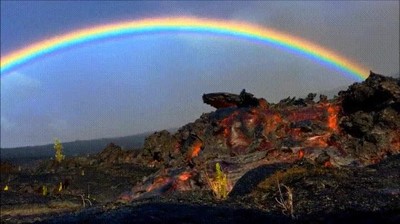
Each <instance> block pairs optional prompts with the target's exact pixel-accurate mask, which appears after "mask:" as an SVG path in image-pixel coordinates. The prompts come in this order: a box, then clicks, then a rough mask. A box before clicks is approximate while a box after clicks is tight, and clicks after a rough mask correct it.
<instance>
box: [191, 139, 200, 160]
mask: <svg viewBox="0 0 400 224" xmlns="http://www.w3.org/2000/svg"><path fill="white" fill-rule="evenodd" d="M202 146H203V144H202V143H201V142H200V141H196V142H195V143H194V144H193V146H192V150H191V155H190V158H194V157H197V156H198V155H199V153H200V151H201V147H202Z"/></svg>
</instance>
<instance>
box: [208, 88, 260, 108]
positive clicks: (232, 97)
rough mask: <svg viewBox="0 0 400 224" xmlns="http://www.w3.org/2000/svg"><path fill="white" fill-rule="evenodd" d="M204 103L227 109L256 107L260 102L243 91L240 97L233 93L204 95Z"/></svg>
mask: <svg viewBox="0 0 400 224" xmlns="http://www.w3.org/2000/svg"><path fill="white" fill-rule="evenodd" d="M203 102H204V103H205V104H209V105H210V106H212V107H215V108H217V109H220V108H226V107H256V106H258V105H259V100H258V99H257V98H255V97H254V95H253V94H251V93H247V92H246V90H244V89H243V90H242V92H241V93H240V95H236V94H232V93H208V94H204V95H203Z"/></svg>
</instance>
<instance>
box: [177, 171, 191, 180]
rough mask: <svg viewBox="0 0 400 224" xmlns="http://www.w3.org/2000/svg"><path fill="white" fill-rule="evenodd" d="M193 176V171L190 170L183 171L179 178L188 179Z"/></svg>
mask: <svg viewBox="0 0 400 224" xmlns="http://www.w3.org/2000/svg"><path fill="white" fill-rule="evenodd" d="M191 176H192V174H191V173H189V172H183V173H181V174H180V175H179V176H178V179H179V180H181V181H186V180H188V179H189V178H190V177H191Z"/></svg>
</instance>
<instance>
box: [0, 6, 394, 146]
mask: <svg viewBox="0 0 400 224" xmlns="http://www.w3.org/2000/svg"><path fill="white" fill-rule="evenodd" d="M160 16H196V17H206V18H215V19H226V20H239V21H245V22H249V23H254V24H258V25H262V26H265V27H269V28H274V29H277V30H279V31H282V32H286V33H289V34H291V35H294V36H298V37H301V38H304V39H307V40H309V41H311V42H314V43H316V44H319V45H321V46H324V47H326V48H329V49H332V50H334V51H335V52H337V53H339V54H341V55H343V56H345V57H347V58H349V59H351V60H353V61H356V62H359V63H360V64H363V65H365V66H366V67H368V68H370V69H372V70H373V71H376V72H378V73H383V74H385V75H395V74H398V72H399V70H400V69H399V2H398V1H383V2H374V1H338V2H335V1H327V2H324V1H321V2H318V1H304V2H303V1H286V2H280V1H256V2H249V1H244V2H240V1H233V2H229V1H221V2H204V1H186V2H182V1H177V2H172V1H162V2H142V1H134V2H123V1H109V2H107V1H98V2H96V1H71V2H69V1H32V2H31V1H26V2H24V1H1V55H2V56H3V55H7V54H8V53H10V52H13V51H15V50H17V49H20V48H23V47H25V46H27V45H29V44H32V43H34V42H36V41H40V40H43V39H46V38H50V37H52V36H54V35H57V34H62V33H65V32H70V31H73V30H76V29H80V28H85V27H91V26H96V25H100V24H105V23H112V22H118V21H126V20H133V19H141V18H149V17H160ZM353 81H354V80H351V79H349V78H346V77H345V76H343V75H342V74H340V73H339V72H338V71H335V70H332V69H329V68H327V67H324V66H323V65H321V64H318V63H316V62H315V61H311V60H309V59H306V58H302V57H300V56H298V55H292V54H290V53H289V52H285V51H282V50H279V49H276V48H272V47H268V46H260V45H256V44H253V43H250V42H246V41H241V40H232V39H226V38H218V37H215V36H207V35H200V34H178V33H175V34H159V35H140V36H130V37H124V38H118V39H114V40H109V41H102V42H96V43H92V44H86V45H83V46H80V47H75V48H72V49H69V50H67V51H62V52H59V53H57V54H52V55H51V56H48V57H43V58H41V59H40V60H36V61H35V62H33V63H29V64H27V65H25V66H22V67H19V68H18V69H17V70H14V71H13V72H12V74H7V75H3V74H2V77H1V147H16V146H24V145H38V144H47V143H50V142H52V141H53V139H54V138H56V137H57V138H60V139H61V140H62V141H64V142H65V141H73V140H77V139H81V140H83V139H93V138H101V137H112V136H125V135H130V134H135V133H141V132H145V131H152V130H159V129H163V128H173V127H180V126H182V125H184V124H186V123H188V122H191V121H193V120H195V119H196V118H198V117H199V116H200V115H201V114H202V113H203V112H208V111H211V110H213V109H212V108H211V107H209V106H207V105H203V103H202V100H201V96H202V94H203V93H207V92H215V91H229V92H234V93H239V92H240V91H241V90H242V89H243V88H245V89H246V90H247V91H249V92H252V93H254V94H255V95H256V96H258V97H264V98H266V99H267V100H268V101H272V102H276V101H278V100H280V99H281V98H284V97H287V96H304V95H306V94H307V93H308V92H318V91H324V90H330V89H335V88H337V87H341V86H347V85H349V84H351V83H353Z"/></svg>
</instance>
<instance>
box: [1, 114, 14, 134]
mask: <svg viewBox="0 0 400 224" xmlns="http://www.w3.org/2000/svg"><path fill="white" fill-rule="evenodd" d="M15 125H16V124H15V123H14V122H12V121H10V120H9V119H7V118H6V117H5V116H1V132H3V131H9V130H10V129H13V128H14V127H15Z"/></svg>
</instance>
